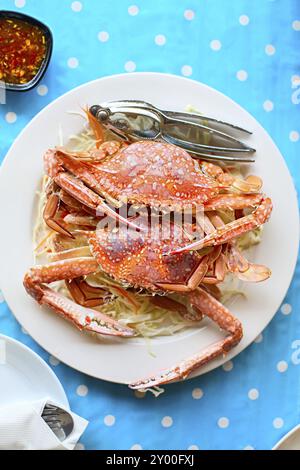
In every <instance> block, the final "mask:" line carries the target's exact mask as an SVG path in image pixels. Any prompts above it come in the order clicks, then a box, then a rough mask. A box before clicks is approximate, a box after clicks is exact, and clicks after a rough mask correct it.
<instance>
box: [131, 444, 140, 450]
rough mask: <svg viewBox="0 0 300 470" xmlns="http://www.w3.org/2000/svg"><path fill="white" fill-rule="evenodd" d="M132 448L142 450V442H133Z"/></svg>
mask: <svg viewBox="0 0 300 470" xmlns="http://www.w3.org/2000/svg"><path fill="white" fill-rule="evenodd" d="M130 449H131V450H142V446H141V444H133V446H131V447H130Z"/></svg>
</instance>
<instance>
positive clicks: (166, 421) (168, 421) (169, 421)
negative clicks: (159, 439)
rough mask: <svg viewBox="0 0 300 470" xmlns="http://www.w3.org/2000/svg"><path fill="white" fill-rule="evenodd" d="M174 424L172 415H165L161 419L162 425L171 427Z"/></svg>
mask: <svg viewBox="0 0 300 470" xmlns="http://www.w3.org/2000/svg"><path fill="white" fill-rule="evenodd" d="M172 424H173V419H172V418H171V416H164V417H163V419H162V420H161V425H162V426H163V427H164V428H169V427H170V426H172Z"/></svg>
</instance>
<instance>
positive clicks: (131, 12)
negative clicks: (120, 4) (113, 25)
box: [128, 5, 139, 16]
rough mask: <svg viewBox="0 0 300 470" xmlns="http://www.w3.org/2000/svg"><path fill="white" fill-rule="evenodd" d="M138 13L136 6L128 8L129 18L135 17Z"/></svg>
mask: <svg viewBox="0 0 300 470" xmlns="http://www.w3.org/2000/svg"><path fill="white" fill-rule="evenodd" d="M138 12H139V8H138V7H137V6H136V5H131V6H130V7H128V13H129V15H131V16H136V15H137V14H138Z"/></svg>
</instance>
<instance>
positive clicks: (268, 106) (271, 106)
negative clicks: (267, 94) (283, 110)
mask: <svg viewBox="0 0 300 470" xmlns="http://www.w3.org/2000/svg"><path fill="white" fill-rule="evenodd" d="M263 108H264V110H265V111H267V113H268V112H270V111H273V109H274V103H273V102H272V101H270V100H266V101H264V104H263Z"/></svg>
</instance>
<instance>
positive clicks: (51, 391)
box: [0, 335, 69, 408]
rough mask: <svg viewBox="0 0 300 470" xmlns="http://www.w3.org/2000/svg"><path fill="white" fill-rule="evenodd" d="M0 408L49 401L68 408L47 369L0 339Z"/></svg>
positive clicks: (22, 349)
mask: <svg viewBox="0 0 300 470" xmlns="http://www.w3.org/2000/svg"><path fill="white" fill-rule="evenodd" d="M0 384H1V386H0V404H1V406H5V405H8V404H10V403H16V402H19V401H32V400H38V399H40V398H44V397H49V398H51V399H52V400H53V401H54V402H55V403H58V404H61V405H62V406H63V407H66V408H69V403H68V399H67V397H66V394H65V392H64V390H63V388H62V386H61V384H60V382H59V380H58V378H57V377H56V375H55V374H54V372H52V370H51V369H50V367H49V366H48V365H47V364H46V362H44V361H43V360H42V359H41V358H40V357H39V356H38V355H37V354H35V352H33V351H32V350H31V349H29V348H27V346H24V344H22V343H19V341H16V340H15V339H12V338H9V337H8V336H4V335H0Z"/></svg>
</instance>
